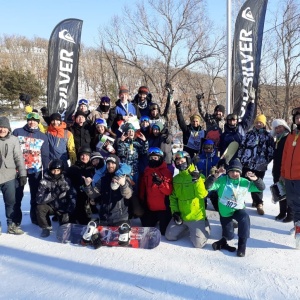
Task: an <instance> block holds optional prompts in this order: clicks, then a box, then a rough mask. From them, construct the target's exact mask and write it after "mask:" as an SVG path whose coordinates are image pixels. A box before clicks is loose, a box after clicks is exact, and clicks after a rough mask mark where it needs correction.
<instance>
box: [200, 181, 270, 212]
mask: <svg viewBox="0 0 300 300" xmlns="http://www.w3.org/2000/svg"><path fill="white" fill-rule="evenodd" d="M212 183H213V184H212ZM205 186H206V188H207V189H209V190H210V191H211V190H217V192H218V197H219V212H220V215H221V216H222V217H231V216H232V215H233V214H234V212H235V211H236V210H239V209H244V208H245V200H246V194H247V193H248V192H261V191H263V190H264V189H265V184H264V182H263V180H262V179H261V178H258V179H257V180H256V181H249V180H248V179H246V178H243V177H240V178H239V179H231V178H230V177H229V176H228V175H226V176H221V177H219V178H217V179H215V177H214V176H209V177H208V178H207V180H206V181H205Z"/></svg>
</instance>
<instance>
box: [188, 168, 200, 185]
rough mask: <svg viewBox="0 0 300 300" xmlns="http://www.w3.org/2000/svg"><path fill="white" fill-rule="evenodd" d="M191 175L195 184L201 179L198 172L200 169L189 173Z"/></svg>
mask: <svg viewBox="0 0 300 300" xmlns="http://www.w3.org/2000/svg"><path fill="white" fill-rule="evenodd" d="M189 173H190V175H191V176H192V181H193V182H196V181H197V180H198V179H199V178H200V172H199V171H198V169H195V170H194V171H192V172H190V171H189Z"/></svg>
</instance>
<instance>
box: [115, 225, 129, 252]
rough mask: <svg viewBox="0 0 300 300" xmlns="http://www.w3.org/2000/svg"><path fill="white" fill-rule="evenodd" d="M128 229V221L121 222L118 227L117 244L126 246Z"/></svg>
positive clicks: (127, 243)
mask: <svg viewBox="0 0 300 300" xmlns="http://www.w3.org/2000/svg"><path fill="white" fill-rule="evenodd" d="M130 231H131V227H130V225H129V224H128V223H123V224H122V225H121V226H120V227H119V234H120V235H119V241H118V243H119V245H120V246H128V245H129V242H130Z"/></svg>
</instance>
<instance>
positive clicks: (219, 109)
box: [214, 104, 225, 114]
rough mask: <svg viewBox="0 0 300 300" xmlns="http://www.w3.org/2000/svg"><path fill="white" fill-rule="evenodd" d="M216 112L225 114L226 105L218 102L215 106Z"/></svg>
mask: <svg viewBox="0 0 300 300" xmlns="http://www.w3.org/2000/svg"><path fill="white" fill-rule="evenodd" d="M214 111H215V112H216V111H220V112H222V113H223V114H225V107H224V106H223V105H222V104H218V105H217V106H216V107H215V110H214Z"/></svg>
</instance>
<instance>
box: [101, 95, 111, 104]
mask: <svg viewBox="0 0 300 300" xmlns="http://www.w3.org/2000/svg"><path fill="white" fill-rule="evenodd" d="M100 102H106V103H110V98H109V97H107V96H103V97H101V98H100Z"/></svg>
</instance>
